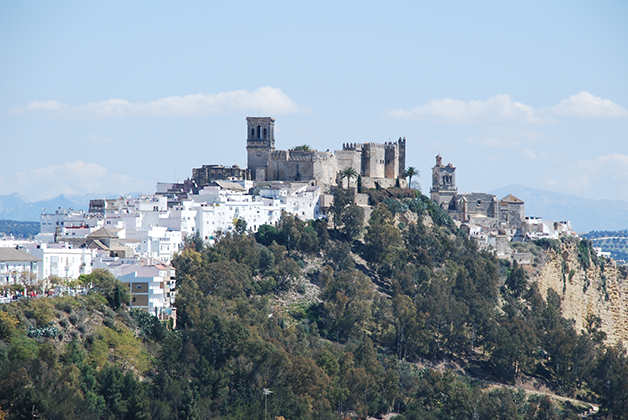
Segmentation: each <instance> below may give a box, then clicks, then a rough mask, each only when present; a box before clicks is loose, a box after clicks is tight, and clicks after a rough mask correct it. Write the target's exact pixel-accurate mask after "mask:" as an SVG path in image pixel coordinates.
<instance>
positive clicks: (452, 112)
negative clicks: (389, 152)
mask: <svg viewBox="0 0 628 420" xmlns="http://www.w3.org/2000/svg"><path fill="white" fill-rule="evenodd" d="M388 116H389V117H392V118H398V119H407V120H429V121H441V122H456V123H473V122H484V121H523V122H528V123H540V122H543V119H542V118H539V117H538V116H537V115H535V110H534V108H532V107H530V106H528V105H525V104H522V103H521V102H517V101H513V99H512V98H511V97H510V96H509V95H504V94H498V95H494V96H491V97H490V98H488V99H487V100H486V101H468V102H466V101H463V100H460V99H451V98H445V99H430V100H429V101H428V102H427V104H425V105H423V106H420V107H418V108H414V109H411V110H409V111H406V110H402V109H398V110H393V111H389V112H388Z"/></svg>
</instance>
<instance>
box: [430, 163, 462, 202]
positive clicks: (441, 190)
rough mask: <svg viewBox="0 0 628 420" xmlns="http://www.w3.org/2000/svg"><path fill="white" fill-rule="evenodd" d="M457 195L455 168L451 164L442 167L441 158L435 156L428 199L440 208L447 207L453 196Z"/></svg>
mask: <svg viewBox="0 0 628 420" xmlns="http://www.w3.org/2000/svg"><path fill="white" fill-rule="evenodd" d="M456 194H458V188H456V168H455V166H454V165H452V164H451V163H450V164H448V165H447V166H445V165H443V157H442V156H441V155H438V156H436V165H435V166H434V167H433V168H432V188H431V189H430V198H431V199H432V200H433V201H436V203H438V205H440V206H441V207H442V206H443V205H444V206H447V205H449V202H450V201H451V199H452V198H453V196H454V195H456Z"/></svg>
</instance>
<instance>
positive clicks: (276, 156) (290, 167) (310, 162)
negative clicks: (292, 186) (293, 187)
mask: <svg viewBox="0 0 628 420" xmlns="http://www.w3.org/2000/svg"><path fill="white" fill-rule="evenodd" d="M315 153H316V152H304V151H298V150H276V151H273V152H271V153H270V155H269V159H268V175H269V176H268V179H267V180H272V181H309V180H312V179H315V178H314V159H315Z"/></svg>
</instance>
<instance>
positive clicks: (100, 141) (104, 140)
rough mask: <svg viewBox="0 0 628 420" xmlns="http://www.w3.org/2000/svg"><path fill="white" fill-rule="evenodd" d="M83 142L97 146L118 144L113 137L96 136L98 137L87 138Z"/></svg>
mask: <svg viewBox="0 0 628 420" xmlns="http://www.w3.org/2000/svg"><path fill="white" fill-rule="evenodd" d="M81 142H84V143H87V144H95V145H106V144H115V143H117V141H115V140H114V139H112V138H111V137H106V136H96V135H91V136H87V137H85V138H84V139H83V140H81Z"/></svg>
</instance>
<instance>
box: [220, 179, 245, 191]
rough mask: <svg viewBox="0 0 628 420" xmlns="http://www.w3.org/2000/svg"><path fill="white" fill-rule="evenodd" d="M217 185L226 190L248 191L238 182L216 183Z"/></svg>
mask: <svg viewBox="0 0 628 420" xmlns="http://www.w3.org/2000/svg"><path fill="white" fill-rule="evenodd" d="M214 182H215V183H216V185H218V186H219V187H220V188H223V189H225V190H234V191H246V188H244V187H243V186H242V185H240V184H238V183H237V182H229V181H214Z"/></svg>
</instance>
